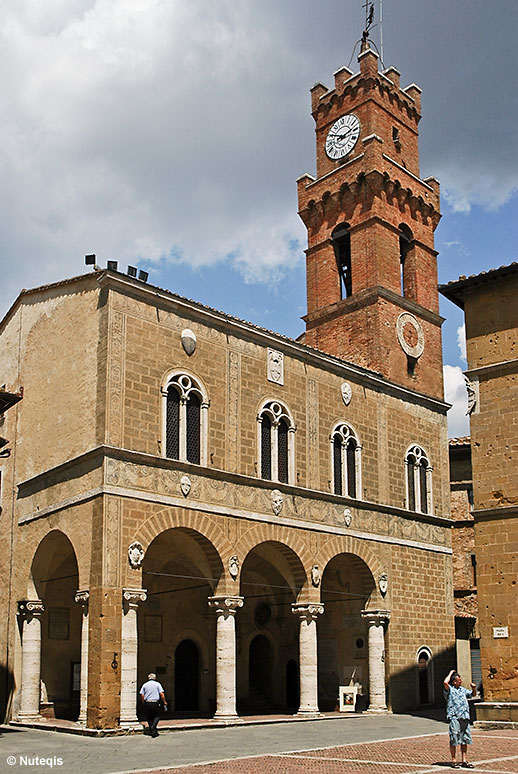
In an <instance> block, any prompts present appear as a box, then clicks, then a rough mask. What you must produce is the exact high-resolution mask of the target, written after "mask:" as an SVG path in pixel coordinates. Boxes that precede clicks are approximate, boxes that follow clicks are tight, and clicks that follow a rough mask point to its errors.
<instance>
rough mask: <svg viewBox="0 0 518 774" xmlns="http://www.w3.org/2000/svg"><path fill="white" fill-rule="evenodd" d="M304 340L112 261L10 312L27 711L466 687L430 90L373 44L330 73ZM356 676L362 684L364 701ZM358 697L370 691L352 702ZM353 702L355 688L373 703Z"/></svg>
mask: <svg viewBox="0 0 518 774" xmlns="http://www.w3.org/2000/svg"><path fill="white" fill-rule="evenodd" d="M311 95H312V114H313V118H314V120H315V126H316V156H317V164H316V177H312V176H310V175H304V176H302V177H301V178H299V180H298V193H299V212H300V216H301V218H302V220H303V221H304V223H305V225H306V227H307V230H308V250H307V299H308V309H307V315H306V316H305V318H304V319H305V322H306V331H305V333H304V334H303V335H302V336H301V337H300V339H298V340H292V339H289V338H287V337H285V336H282V335H278V334H275V333H272V332H270V331H267V330H264V329H262V328H260V327H257V326H255V325H253V324H250V323H247V322H244V321H242V320H238V319H236V318H234V317H232V316H230V315H227V314H225V313H223V312H219V311H216V310H214V309H211V308H208V307H206V306H203V305H201V304H199V303H196V302H193V301H190V300H187V299H185V298H182V297H179V296H178V295H175V294H174V293H172V292H169V291H167V290H162V289H161V288H158V287H155V286H153V285H150V284H148V283H146V282H143V281H140V280H138V279H137V278H135V277H131V276H127V275H125V274H123V273H120V272H118V271H113V270H99V271H93V272H91V273H89V274H85V275H83V276H77V277H74V278H72V279H68V280H64V281H62V282H56V283H53V284H50V285H47V286H44V287H39V288H35V289H33V290H24V291H22V292H21V294H20V295H19V297H18V298H17V299H16V301H15V302H14V304H13V306H12V307H11V309H10V310H9V312H8V313H7V315H6V316H5V318H4V319H3V321H2V322H1V323H0V346H1V352H2V379H3V380H4V381H5V382H6V386H7V389H9V390H11V391H13V392H14V391H17V390H19V388H20V387H23V390H24V392H23V396H24V397H23V401H20V402H19V403H18V404H17V405H16V406H15V407H14V408H13V409H12V410H10V411H9V412H7V413H6V414H5V419H4V420H3V421H4V425H5V427H6V431H5V433H6V434H8V436H9V437H10V438H11V439H13V443H14V447H13V453H12V454H11V456H10V457H9V458H6V459H4V460H3V461H2V475H3V489H2V502H1V505H2V512H1V520H2V522H1V528H2V534H3V535H4V536H6V538H7V541H6V549H5V551H6V553H5V555H4V559H5V561H4V563H3V565H2V568H1V570H0V572H1V576H0V577H1V595H2V596H1V601H2V609H3V610H6V611H7V612H6V614H5V616H3V617H2V620H1V621H0V648H1V651H0V652H1V662H2V664H3V666H2V669H3V670H4V675H3V680H2V692H3V699H2V701H3V706H4V711H5V713H6V714H7V715H8V716H9V717H11V716H12V717H15V718H18V719H19V720H22V721H25V722H33V721H34V720H35V719H37V718H38V717H39V716H40V714H41V712H53V713H54V714H55V715H56V716H59V717H70V718H72V719H77V721H78V722H79V723H83V724H86V725H87V726H88V727H91V728H114V727H118V726H123V727H131V726H133V725H134V724H135V723H136V720H137V714H136V712H137V690H138V685H139V683H140V682H141V681H143V680H144V679H145V676H146V675H147V673H148V672H149V671H154V672H156V673H157V676H158V679H159V680H160V681H161V682H162V684H163V685H164V688H165V691H166V694H167V696H168V700H169V702H170V705H171V708H172V710H173V711H174V712H176V713H180V712H182V713H184V714H189V713H191V714H195V713H206V714H207V713H214V714H215V715H216V716H217V717H218V718H224V719H235V718H236V717H237V716H238V715H239V714H243V713H253V712H257V711H258V710H259V709H260V710H261V711H265V709H268V708H270V709H272V710H274V709H275V710H277V711H283V710H284V711H289V712H298V713H300V714H301V715H313V714H315V713H317V712H319V711H325V710H333V709H335V707H336V706H337V702H338V697H339V692H340V689H341V687H345V688H348V689H349V692H348V694H349V698H348V700H349V701H354V693H355V692H356V693H357V694H358V695H359V696H360V697H362V698H361V699H357V706H358V707H360V706H364V707H365V706H367V707H368V708H369V711H374V712H380V711H386V709H387V708H390V709H393V710H396V711H399V710H403V709H406V708H410V707H416V706H419V705H427V704H431V703H433V702H434V701H435V700H437V699H440V698H441V696H442V692H441V684H442V679H443V676H444V674H445V673H446V672H447V671H448V669H449V668H450V665H451V663H452V658H454V648H455V630H454V615H453V583H452V551H451V521H450V518H449V512H450V488H449V476H448V442H447V426H446V411H447V408H448V405H447V404H446V403H445V402H444V399H443V384H442V352H441V322H442V319H441V317H440V316H439V314H438V291H437V267H436V253H435V251H434V238H433V234H434V229H435V227H436V226H437V223H438V221H439V218H440V214H439V185H438V182H437V181H436V180H435V179H434V178H428V179H426V180H423V179H421V178H420V175H419V154H418V123H419V120H420V110H421V108H420V89H419V88H418V87H417V86H415V85H414V84H412V85H411V86H409V87H407V88H401V87H400V83H399V73H398V71H397V70H396V69H395V68H390V69H389V70H386V71H384V72H380V71H379V68H378V57H377V55H376V54H375V53H374V52H373V51H372V50H370V49H369V48H368V46H365V45H364V47H363V50H362V52H361V54H360V56H359V72H357V73H353V72H351V71H349V70H348V69H347V68H341V69H340V70H338V71H337V72H336V73H335V83H334V86H333V88H331V89H327V88H326V87H325V86H323V85H322V84H317V85H316V86H315V87H314V88H313V89H312V91H311ZM346 693H347V692H346ZM351 696H352V699H351V698H350V697H351ZM346 700H347V697H346Z"/></svg>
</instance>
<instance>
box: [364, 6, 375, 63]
mask: <svg viewBox="0 0 518 774" xmlns="http://www.w3.org/2000/svg"><path fill="white" fill-rule="evenodd" d="M362 8H365V29H364V30H363V32H362V51H364V50H365V49H366V48H368V47H369V46H368V43H367V39H368V37H369V32H370V30H371V29H372V23H373V21H374V3H373V2H371V1H370V0H366V2H365V3H364V4H363V5H362Z"/></svg>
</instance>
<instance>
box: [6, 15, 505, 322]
mask: <svg viewBox="0 0 518 774" xmlns="http://www.w3.org/2000/svg"><path fill="white" fill-rule="evenodd" d="M3 6H4V7H3V9H2V10H3V17H2V25H1V27H0V74H1V75H2V77H3V81H4V83H5V84H8V85H9V88H4V89H3V90H2V91H1V92H0V180H1V181H2V183H1V184H0V209H1V211H2V216H3V217H2V224H1V225H0V241H1V242H2V245H3V249H2V253H1V254H0V262H2V263H3V265H4V277H5V282H4V283H3V287H0V316H1V315H2V313H3V311H5V309H6V308H7V306H8V305H9V303H10V302H11V301H12V300H13V298H14V297H15V296H16V294H17V293H18V291H19V289H20V288H21V287H22V286H25V287H31V286H34V285H37V284H40V283H43V282H48V281H52V280H57V279H60V278H62V277H63V276H70V275H73V274H76V273H78V272H79V271H81V270H82V266H81V264H82V256H83V254H84V253H89V252H95V253H97V255H98V256H99V261H100V263H101V265H105V261H106V259H107V258H112V259H118V260H119V261H120V262H121V263H122V264H123V263H124V262H130V263H135V262H137V261H138V259H139V258H141V259H146V260H149V261H158V260H162V261H163V260H164V259H165V260H166V261H170V262H172V263H175V262H177V261H178V259H179V257H180V259H181V260H183V261H185V262H188V263H189V264H191V265H195V266H201V265H203V264H209V263H215V262H218V261H219V262H222V261H227V262H229V263H231V264H232V265H233V266H234V267H237V268H238V269H239V270H240V271H241V272H242V274H243V277H244V278H245V279H248V280H251V279H253V280H254V281H257V280H259V281H262V282H272V281H275V280H276V278H277V279H278V278H279V277H282V276H283V275H285V273H286V272H288V271H290V269H291V268H292V267H293V266H294V265H295V263H296V262H297V261H298V260H299V258H300V246H301V245H302V244H303V243H304V242H305V232H304V228H303V226H302V225H301V223H300V221H299V220H298V218H297V215H296V209H297V205H296V195H295V180H296V178H297V177H298V175H299V174H300V173H301V172H303V171H305V170H306V169H308V170H309V172H310V173H311V172H313V171H314V158H315V149H314V137H313V125H312V119H311V117H310V111H309V96H308V89H309V87H310V86H311V84H312V83H314V82H315V81H316V80H320V79H322V80H324V81H325V83H327V84H328V85H332V72H333V71H334V70H336V69H337V68H338V67H339V66H340V65H342V64H347V62H348V60H349V56H350V53H351V52H352V50H353V46H354V43H355V41H356V40H357V39H358V38H359V37H360V34H361V29H362V25H363V12H362V9H361V7H360V5H358V6H356V5H355V6H354V7H352V5H351V8H350V9H348V10H347V13H346V11H344V6H343V3H342V2H338V0H329V3H328V4H326V6H325V9H323V8H322V7H321V5H320V4H316V3H311V2H309V0H283V2H282V3H279V2H277V1H276V0H261V2H255V3H250V2H246V0H218V2H217V3H213V2H212V3H211V2H203V3H186V2H183V0H46V2H45V3H43V4H42V3H41V1H40V0H17V2H16V3H4V4H3ZM461 6H462V7H461ZM517 7H518V5H517ZM466 8H467V5H466V2H465V0H459V2H458V3H457V4H451V2H450V0H436V3H434V4H428V5H427V4H421V6H420V10H419V14H408V13H407V7H406V2H403V0H393V2H392V3H391V13H390V14H387V15H386V19H385V21H384V24H385V27H384V30H385V35H384V37H385V45H386V64H387V65H388V64H394V65H396V66H397V67H398V68H399V69H400V70H401V71H402V73H403V79H405V80H406V82H409V81H412V80H415V81H417V82H418V83H420V85H421V86H422V87H423V122H422V125H421V126H422V131H423V132H424V136H422V139H421V151H422V161H423V164H422V169H423V174H425V175H426V174H434V175H437V176H438V177H439V178H441V179H442V183H443V190H444V191H446V196H447V198H449V200H450V201H451V202H452V205H453V206H454V207H455V208H456V209H457V210H459V209H460V210H462V211H464V212H467V213H469V210H470V208H471V207H472V205H473V204H474V203H482V204H484V205H485V206H488V207H491V206H493V207H495V206H498V205H499V204H500V203H502V202H503V201H505V200H506V198H508V196H509V195H510V192H512V191H513V190H515V189H516V187H517V184H518V163H517V161H516V158H515V157H513V156H512V155H511V154H510V153H509V150H508V149H509V148H512V147H515V145H516V142H515V139H516V135H515V133H516V127H517V126H518V121H517V120H516V115H515V113H513V109H512V107H513V106H512V102H510V100H509V96H508V95H509V94H511V93H513V89H514V84H513V82H512V78H513V74H512V73H513V71H512V68H511V67H502V64H501V62H500V61H499V59H498V57H497V56H495V55H494V51H498V52H504V51H511V50H512V46H510V45H507V46H506V36H509V39H511V38H512V35H513V30H514V26H513V18H512V17H513V16H514V13H515V12H516V11H515V9H514V6H513V7H509V6H508V7H507V8H506V13H507V23H506V24H505V25H502V24H501V21H500V20H499V17H498V15H497V14H495V12H494V8H493V7H490V4H478V5H477V9H476V12H475V11H472V10H471V6H470V14H469V15H466V14H465V10H466ZM446 16H447V18H448V19H449V24H448V25H446V26H445V25H444V23H443V19H444V18H446ZM331 19H336V20H337V23H336V24H330V23H329V22H330V20H331ZM340 20H343V23H341V22H340ZM465 27H466V32H465V34H463V35H459V34H458V29H461V28H462V29H463V30H464V28H465ZM375 34H377V32H376V33H375ZM402 41H404V45H402ZM475 45H477V47H478V48H477V50H479V48H480V51H481V53H480V56H479V57H478V58H477V59H475V60H474V59H473V57H472V56H470V52H471V50H472V48H473V47H474V46H475ZM423 50H433V51H434V66H433V67H431V66H430V58H429V57H423V56H422V51H423ZM443 51H447V52H448V56H442V55H441V53H442V52H443ZM484 51H485V52H490V53H491V55H487V56H484ZM501 55H502V56H503V54H501ZM351 66H352V67H354V68H356V67H357V63H356V61H353V62H352V64H351ZM505 78H509V81H508V82H506V81H505ZM495 82H498V83H499V89H495V88H494V87H493V85H494V83H495ZM480 93H484V95H485V99H484V101H483V102H482V103H481V101H480ZM474 106H476V109H475V108H474ZM425 118H426V121H425V120H424V119H425ZM488 127H489V128H490V129H491V132H492V139H491V142H488V141H487V132H488ZM420 128H421V127H420ZM446 140H447V141H446ZM297 243H298V244H297ZM299 245H300V246H299Z"/></svg>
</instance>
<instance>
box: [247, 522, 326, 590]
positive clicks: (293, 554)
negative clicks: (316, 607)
mask: <svg viewBox="0 0 518 774" xmlns="http://www.w3.org/2000/svg"><path fill="white" fill-rule="evenodd" d="M262 543H275V544H276V545H277V546H278V547H279V548H280V551H281V554H283V555H284V556H285V558H286V560H287V562H288V564H289V565H290V567H292V571H293V577H294V578H298V577H299V574H300V581H301V583H300V592H299V597H304V596H306V595H307V594H308V593H309V580H308V578H309V574H310V571H311V567H312V566H313V564H314V562H313V561H312V557H311V554H310V551H309V548H308V546H307V545H306V542H305V541H304V540H303V539H302V538H301V537H300V536H299V535H295V534H293V530H291V529H289V528H287V527H282V526H280V525H278V524H268V523H261V524H256V525H254V526H253V527H251V528H250V529H249V530H248V531H247V532H246V533H245V534H244V535H243V536H242V537H241V539H240V540H239V542H238V544H237V546H236V550H237V551H238V556H239V559H240V562H241V566H243V564H244V562H245V559H246V558H247V556H248V555H249V554H250V552H251V551H252V550H253V549H254V548H256V547H257V546H259V545H261V544H262Z"/></svg>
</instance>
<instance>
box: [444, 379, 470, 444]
mask: <svg viewBox="0 0 518 774" xmlns="http://www.w3.org/2000/svg"><path fill="white" fill-rule="evenodd" d="M443 374H444V397H445V400H446V401H447V403H451V404H453V405H452V408H451V409H450V410H449V411H448V435H449V436H450V438H458V437H460V436H464V435H469V419H468V417H467V416H466V410H467V407H468V396H467V392H466V383H465V381H464V374H463V373H462V369H461V368H460V366H451V365H445V366H444V368H443Z"/></svg>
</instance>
